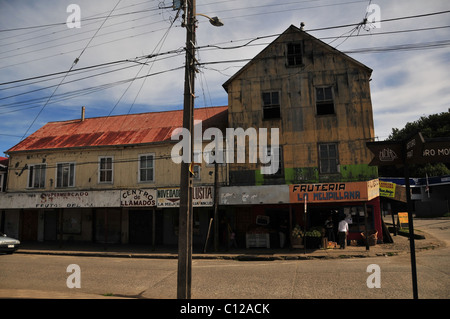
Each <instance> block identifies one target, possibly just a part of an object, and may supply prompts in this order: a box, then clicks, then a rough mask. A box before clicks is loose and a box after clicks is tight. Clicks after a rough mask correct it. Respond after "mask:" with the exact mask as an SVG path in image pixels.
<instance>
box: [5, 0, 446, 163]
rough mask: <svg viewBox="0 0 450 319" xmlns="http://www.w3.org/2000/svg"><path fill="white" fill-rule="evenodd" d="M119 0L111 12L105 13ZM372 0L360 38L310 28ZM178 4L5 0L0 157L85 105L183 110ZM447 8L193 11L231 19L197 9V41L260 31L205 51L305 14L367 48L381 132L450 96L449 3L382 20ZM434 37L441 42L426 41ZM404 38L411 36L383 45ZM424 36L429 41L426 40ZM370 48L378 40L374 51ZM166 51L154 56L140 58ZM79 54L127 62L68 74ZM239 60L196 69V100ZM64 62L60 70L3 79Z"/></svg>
mask: <svg viewBox="0 0 450 319" xmlns="http://www.w3.org/2000/svg"><path fill="white" fill-rule="evenodd" d="M117 3H118V5H117V7H116V9H115V10H114V11H113V13H112V17H110V18H108V19H107V20H105V17H106V16H108V14H109V13H110V12H111V11H112V9H113V8H114V6H116V4H117ZM369 3H371V4H375V5H377V6H378V7H379V9H380V14H381V24H380V28H374V27H373V25H372V26H371V27H370V28H369V27H367V30H364V29H361V30H360V31H359V33H358V32H354V33H353V35H358V36H354V37H347V35H349V34H350V33H351V31H352V29H353V27H343V28H330V29H326V30H322V31H309V30H314V29H318V28H327V27H333V26H341V25H346V24H353V23H358V22H361V21H362V20H363V18H364V17H365V16H366V10H367V6H368V5H369ZM70 4H76V5H78V7H79V8H80V13H81V27H80V28H68V26H67V25H66V23H65V22H66V20H67V18H68V17H69V16H70V15H71V14H72V12H67V7H68V6H69V5H70ZM171 4H172V1H169V0H165V1H159V0H156V1H155V0H153V1H152V0H147V1H145V0H121V1H120V2H119V0H96V1H87V0H70V1H66V0H41V1H39V2H38V1H31V0H15V1H13V0H0V83H1V84H2V85H0V123H1V129H0V156H2V155H3V152H4V151H6V150H7V149H9V148H10V147H12V146H14V145H15V144H17V143H18V142H19V141H20V139H21V138H22V137H23V136H24V135H29V134H31V133H33V132H34V131H36V130H37V129H38V128H40V127H41V126H43V125H44V124H45V123H47V122H50V121H64V120H70V119H74V118H78V117H79V116H80V113H81V107H82V106H85V107H86V116H87V117H95V116H107V115H109V114H127V113H139V112H150V111H164V110H174V109H181V108H182V103H183V85H184V70H183V68H182V67H183V64H184V52H183V50H182V48H183V47H184V45H185V34H186V31H185V29H183V28H182V27H181V20H180V18H178V19H177V20H175V21H174V18H175V16H176V12H175V11H173V10H172V9H170V8H163V7H169V6H170V5H171ZM448 10H450V2H449V1H446V0H430V1H426V2H424V1H421V0H396V1H388V0H373V1H370V0H367V1H359V0H348V1H347V0H342V1H336V0H285V1H280V0H246V1H238V0H227V1H223V0H197V12H198V13H203V14H207V15H209V16H219V17H220V19H221V20H222V21H223V22H224V26H223V27H220V28H215V27H213V26H211V25H210V24H209V23H208V22H207V20H206V18H204V17H201V16H200V17H198V20H199V28H198V31H197V45H198V46H201V47H203V46H207V45H217V46H221V47H231V46H236V45H243V44H245V43H247V42H248V41H250V40H252V39H255V38H260V37H264V38H263V39H260V40H256V41H254V42H252V43H251V45H247V46H243V47H242V48H239V49H233V50H224V49H217V48H204V49H201V50H199V54H198V59H199V60H200V62H223V61H230V60H238V59H251V58H253V57H254V56H255V55H256V54H257V53H258V52H260V51H261V50H262V49H263V48H264V47H265V46H266V45H267V44H269V43H270V42H271V41H273V40H274V39H275V37H266V36H268V35H276V34H280V33H282V32H283V31H285V30H286V29H287V28H288V27H289V26H290V25H291V24H293V25H296V26H300V22H304V23H305V31H307V32H310V34H312V35H313V36H315V37H317V38H319V39H322V40H323V41H324V42H326V43H330V45H332V46H334V47H336V48H337V49H338V50H341V51H343V52H352V51H356V50H360V49H363V52H355V53H348V54H349V55H350V56H351V57H353V58H355V59H356V60H358V61H360V62H362V63H364V64H365V65H367V66H368V67H370V68H372V69H373V75H372V81H371V93H372V105H373V112H374V123H375V135H376V136H378V138H379V139H380V140H383V139H385V138H387V137H388V135H389V134H390V132H391V130H392V128H393V127H395V128H401V127H403V126H404V125H405V124H406V123H407V122H411V121H414V120H417V119H418V118H419V117H421V116H426V115H429V114H433V113H440V112H444V111H447V110H448V109H449V107H450V90H449V89H448V88H449V79H448V73H449V72H448V71H449V70H450V68H449V65H450V45H449V44H450V13H444V14H436V15H430V16H427V17H420V18H419V17H417V18H409V19H401V20H395V21H386V22H385V21H384V20H389V19H395V18H401V17H409V16H416V15H423V14H426V13H434V12H442V11H448ZM371 13H374V11H372V12H371ZM172 22H173V24H172ZM102 24H103V25H102ZM171 25H172V27H171ZM100 27H101V28H100ZM397 31H406V32H397ZM392 32H394V33H392ZM94 35H95V36H94ZM336 37H339V38H336ZM333 40H334V41H333ZM441 41H445V42H441ZM436 44H441V45H440V46H438V47H435V48H434V49H430V46H431V45H436ZM399 45H416V46H415V47H413V48H410V47H405V46H403V47H402V48H403V49H405V48H406V49H407V50H399V48H398V47H397V49H396V50H393V51H387V50H386V48H394V46H399ZM417 45H425V46H426V47H427V48H426V49H421V50H419V49H418V47H417ZM374 48H381V49H382V50H381V52H374V51H373V50H370V49H374ZM83 50H84V51H83ZM166 52H168V54H164V55H160V56H158V57H157V58H156V60H155V58H153V59H140V60H139V61H138V62H139V63H137V62H136V60H135V58H136V57H143V56H148V55H150V54H161V53H166ZM77 57H80V58H79V62H78V63H77V64H76V65H75V67H74V70H77V69H80V68H85V67H91V66H95V65H100V64H104V63H110V62H117V61H124V60H128V62H122V63H114V64H110V65H107V66H103V67H96V68H89V69H87V70H84V71H76V72H73V73H70V74H69V75H67V76H66V77H65V78H64V76H65V73H64V72H65V71H67V70H69V69H70V67H71V66H72V63H73V62H74V60H75V59H76V58H77ZM133 61H134V62H133ZM143 62H145V64H142V63H143ZM243 65H245V62H230V63H219V64H207V65H205V66H204V67H203V68H201V70H200V71H201V72H200V73H199V74H198V77H197V81H196V95H197V99H196V107H202V106H221V105H226V104H227V94H226V92H225V90H224V89H223V88H222V84H223V83H224V82H225V81H226V80H227V79H228V78H229V77H231V76H232V75H233V74H234V73H235V72H237V71H238V70H239V68H241V67H242V66H243ZM58 72H62V73H61V74H60V75H54V76H47V77H40V78H38V79H35V80H30V81H21V82H16V83H13V84H8V85H5V84H4V83H5V82H10V81H15V80H23V79H26V78H31V77H39V76H43V75H48V74H52V73H58ZM147 75H151V76H147ZM144 76H147V77H145V78H142V79H137V80H135V81H128V82H125V80H128V79H133V78H135V77H137V78H140V77H144ZM55 88H57V89H56V91H55ZM52 94H53V97H52V98H50V99H49V96H51V95H52Z"/></svg>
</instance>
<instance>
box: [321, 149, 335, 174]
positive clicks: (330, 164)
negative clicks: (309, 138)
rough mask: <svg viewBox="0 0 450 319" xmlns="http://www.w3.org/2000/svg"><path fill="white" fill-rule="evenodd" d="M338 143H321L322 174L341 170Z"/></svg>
mask: <svg viewBox="0 0 450 319" xmlns="http://www.w3.org/2000/svg"><path fill="white" fill-rule="evenodd" d="M337 148H338V147H337V144H336V143H331V144H319V165H320V173H321V174H335V173H338V172H339V169H338V165H339V161H338V149H337Z"/></svg>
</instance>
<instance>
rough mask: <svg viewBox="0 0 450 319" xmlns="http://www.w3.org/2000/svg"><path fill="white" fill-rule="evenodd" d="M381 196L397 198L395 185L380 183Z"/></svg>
mask: <svg viewBox="0 0 450 319" xmlns="http://www.w3.org/2000/svg"><path fill="white" fill-rule="evenodd" d="M380 196H383V197H389V198H395V184H394V183H390V182H382V181H380Z"/></svg>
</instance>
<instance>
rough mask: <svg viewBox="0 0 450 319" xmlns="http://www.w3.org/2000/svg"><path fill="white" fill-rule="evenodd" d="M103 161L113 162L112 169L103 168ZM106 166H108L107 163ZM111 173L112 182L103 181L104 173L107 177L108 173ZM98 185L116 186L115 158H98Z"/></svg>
mask: <svg viewBox="0 0 450 319" xmlns="http://www.w3.org/2000/svg"><path fill="white" fill-rule="evenodd" d="M102 160H111V168H102ZM105 164H108V163H107V162H106V163H105ZM109 171H110V172H111V180H104V181H102V173H104V174H105V177H107V176H108V175H107V173H108V172H109ZM98 183H99V184H114V156H100V157H99V158H98Z"/></svg>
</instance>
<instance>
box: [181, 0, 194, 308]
mask: <svg viewBox="0 0 450 319" xmlns="http://www.w3.org/2000/svg"><path fill="white" fill-rule="evenodd" d="M183 9H184V27H185V28H186V65H185V80H184V106H183V128H185V129H187V130H188V131H189V132H190V133H191V134H190V136H191V140H190V144H189V161H187V163H185V162H184V161H182V162H181V175H180V212H179V214H180V215H179V227H178V278H177V298H178V299H190V298H191V279H192V226H193V209H192V176H191V174H190V172H189V165H190V163H189V162H190V161H192V160H193V145H194V143H193V139H194V134H193V127H194V99H195V90H194V87H195V86H194V84H195V28H196V25H195V24H196V21H195V15H196V12H195V10H196V0H186V1H185V2H184V8H183ZM184 151H187V150H185V149H183V152H184Z"/></svg>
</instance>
